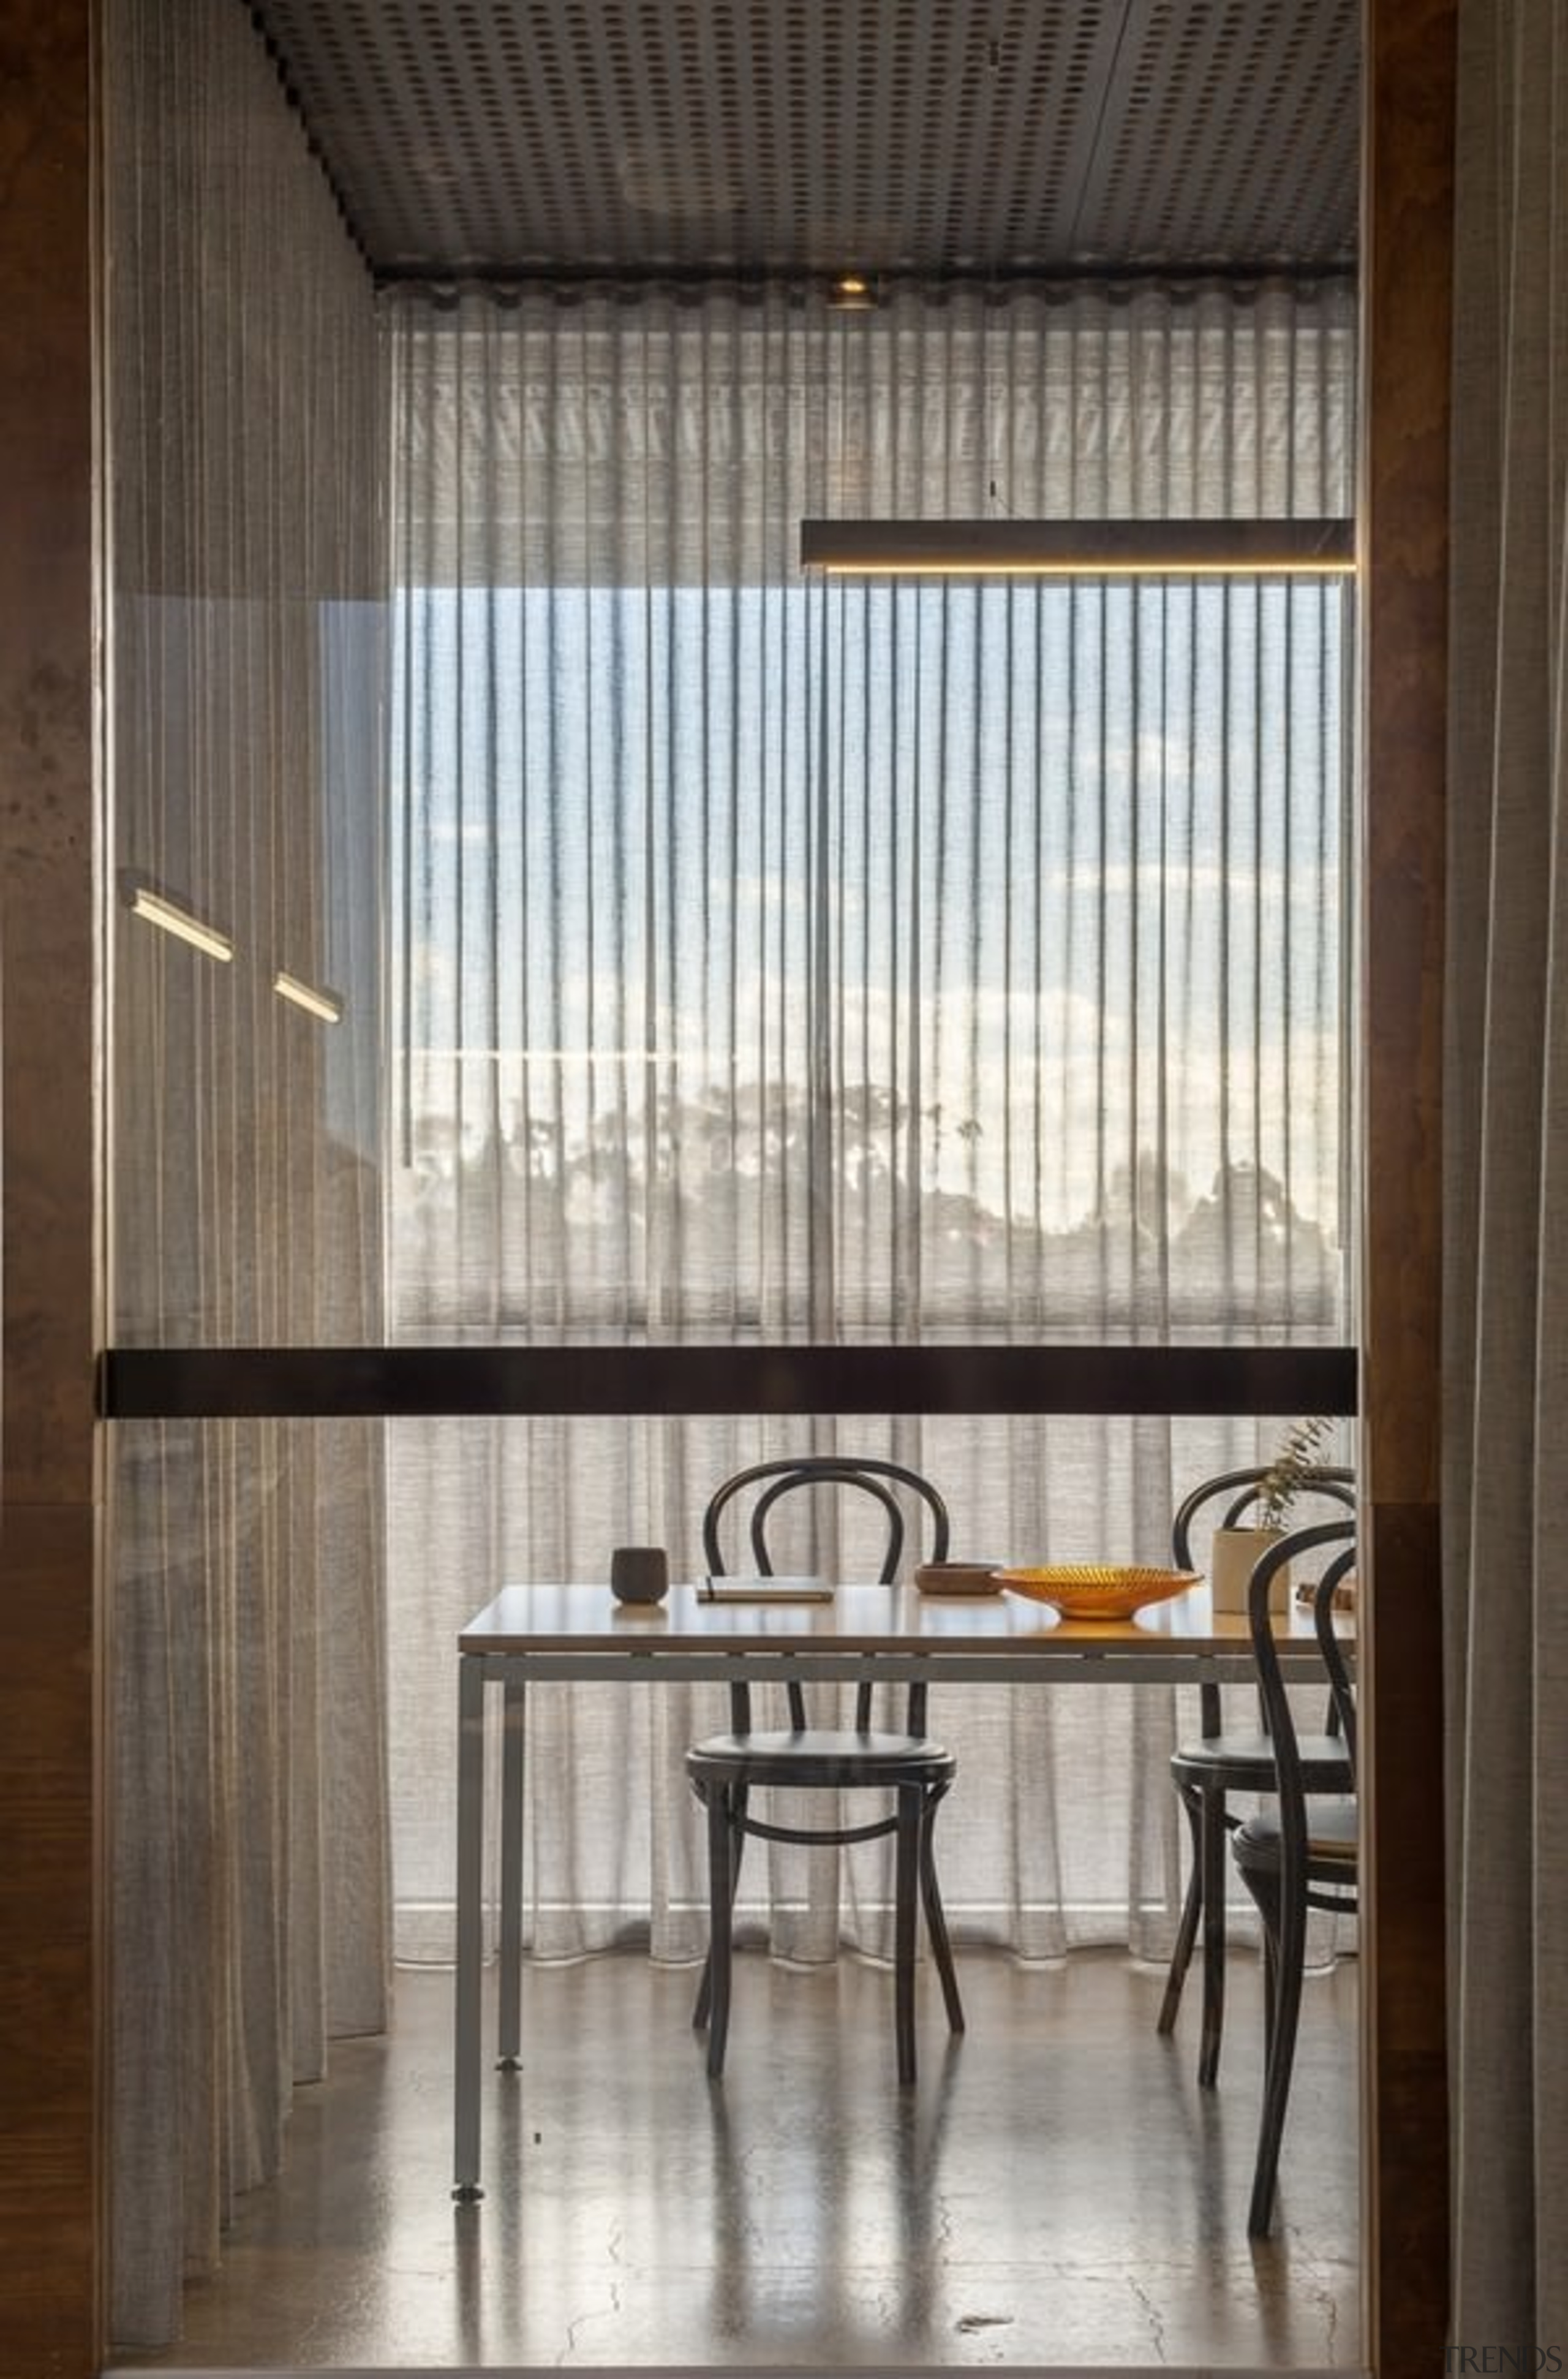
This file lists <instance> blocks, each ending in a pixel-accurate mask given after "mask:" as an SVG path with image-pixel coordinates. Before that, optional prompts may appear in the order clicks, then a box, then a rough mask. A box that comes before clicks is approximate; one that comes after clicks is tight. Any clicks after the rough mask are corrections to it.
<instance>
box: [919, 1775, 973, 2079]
mask: <svg viewBox="0 0 1568 2379" xmlns="http://www.w3.org/2000/svg"><path fill="white" fill-rule="evenodd" d="M936 1810H937V1802H936V1801H935V1799H932V1800H929V1801H927V1803H926V1805H925V1818H924V1823H923V1825H922V1827H921V1833H920V1890H921V1897H922V1899H923V1901H924V1902H925V1929H926V1931H927V1932H928V1933H929V1934H930V1936H931V1954H932V1956H933V1957H934V1958H935V1961H936V1972H937V1974H938V1975H939V1976H940V1977H941V1982H942V1997H943V1999H944V2001H945V2002H946V2005H947V2029H948V2031H949V2032H962V2030H963V2028H964V2005H963V2001H962V1999H959V1977H958V1974H957V1973H956V1971H955V1969H954V1966H953V1947H952V1943H951V1942H950V1941H949V1940H948V1938H947V1914H946V1912H945V1910H944V1909H943V1906H942V1894H941V1892H940V1891H939V1890H938V1889H937V1884H936V1843H935V1836H934V1834H933V1832H932V1827H933V1826H934V1824H935V1818H936Z"/></svg>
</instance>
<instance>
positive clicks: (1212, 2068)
mask: <svg viewBox="0 0 1568 2379" xmlns="http://www.w3.org/2000/svg"><path fill="white" fill-rule="evenodd" d="M1227 1839H1228V1838H1227V1835H1226V1830H1225V1794H1224V1785H1222V1784H1216V1785H1208V1784H1205V1785H1203V1786H1202V1787H1201V1791H1200V1807H1199V1857H1200V1862H1201V1866H1202V1870H1203V2028H1202V2032H1201V2034H1200V2037H1199V2047H1198V2083H1199V2087H1200V2089H1203V2090H1212V2088H1213V2086H1214V2083H1215V2080H1216V2078H1217V2077H1218V2074H1219V2070H1220V2035H1221V2033H1222V2032H1223V2031H1224V2020H1225V1870H1226V1867H1227V1866H1228V1865H1229V1861H1228V1859H1227V1857H1226V1855H1225V1852H1226V1843H1227Z"/></svg>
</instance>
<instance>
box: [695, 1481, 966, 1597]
mask: <svg viewBox="0 0 1568 2379" xmlns="http://www.w3.org/2000/svg"><path fill="white" fill-rule="evenodd" d="M764 1480H766V1481H768V1482H769V1483H768V1484H767V1485H766V1486H762V1491H761V1493H760V1494H758V1496H757V1497H756V1499H755V1502H754V1504H753V1507H752V1516H751V1531H750V1533H751V1546H752V1555H753V1558H754V1561H755V1563H756V1565H757V1569H758V1572H759V1574H760V1575H761V1576H764V1577H771V1576H772V1575H773V1564H772V1562H771V1560H770V1558H769V1556H768V1550H767V1533H766V1532H767V1518H768V1514H769V1513H770V1512H771V1511H772V1509H773V1507H774V1505H775V1504H776V1503H778V1499H779V1498H780V1496H783V1495H788V1494H790V1493H792V1492H793V1491H795V1490H796V1489H797V1488H802V1487H814V1486H819V1485H822V1484H824V1483H828V1484H832V1485H835V1486H840V1487H856V1488H860V1489H862V1491H864V1492H865V1493H866V1494H868V1495H871V1496H873V1497H874V1499H875V1501H876V1502H877V1503H880V1504H881V1505H882V1507H883V1510H884V1512H885V1513H886V1515H887V1543H886V1546H885V1549H884V1552H883V1557H882V1566H881V1568H880V1570H879V1572H878V1576H879V1578H880V1580H881V1583H882V1584H883V1585H884V1586H891V1585H892V1583H893V1581H894V1580H895V1578H896V1577H897V1576H898V1575H899V1562H900V1561H901V1560H902V1558H903V1551H904V1515H903V1512H902V1510H901V1509H900V1507H899V1500H898V1497H897V1495H896V1494H895V1492H894V1488H895V1486H899V1487H903V1488H906V1489H907V1490H908V1491H910V1493H911V1494H912V1495H914V1496H916V1497H918V1498H919V1499H920V1501H921V1502H922V1503H924V1505H925V1507H926V1510H927V1512H928V1513H929V1514H930V1516H931V1530H932V1541H931V1552H930V1556H929V1558H930V1559H931V1560H932V1561H946V1560H947V1546H948V1540H949V1537H950V1534H951V1530H950V1527H949V1523H948V1518H947V1504H946V1503H944V1502H943V1500H942V1497H941V1496H940V1495H939V1494H938V1492H937V1491H936V1489H935V1487H934V1486H933V1485H932V1483H931V1481H930V1479H923V1478H922V1476H921V1474H920V1472H919V1471H918V1470H911V1469H909V1468H908V1467H906V1466H905V1465H904V1464H903V1463H901V1462H885V1461H882V1460H881V1459H879V1458H878V1457H876V1456H874V1455H847V1454H845V1455H840V1454H802V1455H782V1456H780V1457H779V1458H778V1459H777V1460H775V1461H772V1462H754V1463H752V1464H750V1465H749V1467H747V1468H746V1469H744V1470H737V1471H736V1472H735V1474H734V1476H733V1477H732V1478H730V1479H726V1480H725V1481H724V1483H723V1485H722V1486H721V1487H717V1488H716V1489H715V1490H714V1491H713V1494H712V1495H711V1496H710V1497H709V1499H708V1506H707V1510H706V1512H705V1513H704V1515H703V1561H704V1563H705V1564H706V1569H707V1574H708V1576H710V1577H722V1576H724V1575H725V1570H724V1557H723V1553H722V1551H721V1549H720V1545H719V1524H720V1521H721V1519H722V1517H723V1516H724V1513H725V1511H726V1509H727V1508H728V1506H729V1505H730V1504H731V1503H734V1502H735V1501H736V1499H737V1497H740V1496H742V1495H743V1494H744V1493H745V1491H746V1490H747V1489H748V1488H749V1487H754V1486H760V1485H761V1484H762V1482H763V1481H764Z"/></svg>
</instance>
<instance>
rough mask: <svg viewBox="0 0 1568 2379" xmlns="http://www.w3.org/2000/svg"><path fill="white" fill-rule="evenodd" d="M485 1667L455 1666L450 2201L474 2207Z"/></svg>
mask: <svg viewBox="0 0 1568 2379" xmlns="http://www.w3.org/2000/svg"><path fill="white" fill-rule="evenodd" d="M485 1667H486V1663H485V1661H484V1660H483V1659H482V1658H481V1657H478V1656H476V1655H475V1654H472V1653H470V1654H466V1655H464V1657H463V1658H462V1659H460V1660H459V1661H458V1663H457V1978H456V1989H455V1993H454V1999H455V2037H454V2041H453V2054H454V2060H455V2064H456V2079H455V2085H454V2091H453V2107H454V2124H453V2129H454V2138H453V2143H452V2195H453V2197H455V2198H457V2199H459V2200H460V2201H462V2202H464V2203H471V2202H472V2201H473V2200H474V2199H476V2198H479V2197H482V2196H483V2195H484V2193H485V2192H484V2191H483V2190H482V2189H481V2188H480V2186H479V2055H480V2041H479V2019H480V2011H481V1997H482V1989H481V1987H482V1983H483V1975H484V1921H485V1912H484V1856H485Z"/></svg>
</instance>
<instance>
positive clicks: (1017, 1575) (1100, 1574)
mask: <svg viewBox="0 0 1568 2379" xmlns="http://www.w3.org/2000/svg"><path fill="white" fill-rule="evenodd" d="M1199 1579H1200V1573H1199V1572H1198V1571H1197V1570H1195V1569H1152V1568H1148V1567H1145V1566H1142V1565H1140V1564H1136V1563H1132V1564H1116V1563H1112V1562H1054V1563H1052V1564H1049V1565H1048V1566H1047V1567H1045V1568H1043V1569H999V1570H998V1571H997V1573H996V1582H997V1584H998V1585H999V1586H1003V1587H1006V1588H1007V1592H1008V1593H1009V1594H1022V1595H1026V1596H1027V1597H1028V1599H1029V1600H1030V1601H1031V1602H1048V1603H1049V1604H1050V1605H1051V1608H1052V1609H1053V1611H1056V1612H1060V1613H1061V1615H1062V1617H1063V1618H1064V1619H1130V1618H1131V1617H1132V1614H1133V1612H1135V1611H1141V1610H1142V1609H1143V1608H1144V1606H1145V1604H1147V1603H1151V1602H1168V1601H1169V1600H1171V1598H1172V1596H1173V1595H1177V1594H1185V1593H1186V1592H1187V1589H1188V1587H1189V1586H1196V1585H1198V1583H1199Z"/></svg>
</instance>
